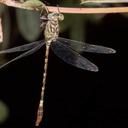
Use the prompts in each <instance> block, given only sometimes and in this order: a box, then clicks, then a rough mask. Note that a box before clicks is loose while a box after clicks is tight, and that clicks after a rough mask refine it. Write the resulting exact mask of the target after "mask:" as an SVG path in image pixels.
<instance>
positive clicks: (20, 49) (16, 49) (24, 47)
mask: <svg viewBox="0 0 128 128" xmlns="http://www.w3.org/2000/svg"><path fill="white" fill-rule="evenodd" d="M41 43H43V40H40V41H35V42H32V43H30V44H25V45H21V46H18V47H14V48H10V49H6V50H2V51H0V54H4V53H13V52H23V51H27V50H30V49H32V48H34V47H36V46H38V45H39V44H41Z"/></svg>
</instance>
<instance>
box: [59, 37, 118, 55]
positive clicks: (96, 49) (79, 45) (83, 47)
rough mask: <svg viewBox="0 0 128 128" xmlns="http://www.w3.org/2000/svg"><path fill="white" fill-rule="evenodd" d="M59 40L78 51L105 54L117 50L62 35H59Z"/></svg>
mask: <svg viewBox="0 0 128 128" xmlns="http://www.w3.org/2000/svg"><path fill="white" fill-rule="evenodd" d="M57 40H59V41H60V42H62V43H63V44H65V45H68V46H69V47H71V48H72V49H73V50H75V51H77V52H93V53H103V54H112V53H115V52H116V51H115V50H114V49H112V48H108V47H104V46H100V45H93V44H88V43H84V42H79V41H75V40H70V39H66V38H62V37H59V38H58V39H57Z"/></svg>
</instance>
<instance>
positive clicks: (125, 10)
mask: <svg viewBox="0 0 128 128" xmlns="http://www.w3.org/2000/svg"><path fill="white" fill-rule="evenodd" d="M0 3H2V4H5V5H7V6H12V7H16V8H22V9H28V8H26V7H23V6H22V3H19V2H16V1H12V0H0ZM47 8H48V9H49V11H50V12H58V7H54V6H47ZM29 10H34V9H32V8H31V9H30V8H29ZM59 10H60V12H61V13H75V14H95V13H128V7H106V8H86V7H85V8H66V7H59Z"/></svg>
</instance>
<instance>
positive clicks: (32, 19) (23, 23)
mask: <svg viewBox="0 0 128 128" xmlns="http://www.w3.org/2000/svg"><path fill="white" fill-rule="evenodd" d="M16 15H17V24H18V27H19V30H20V32H21V34H22V36H23V37H24V38H25V39H26V40H28V41H34V40H36V39H37V38H38V37H39V35H40V32H41V31H40V19H39V13H37V12H35V11H28V10H21V9H17V10H16Z"/></svg>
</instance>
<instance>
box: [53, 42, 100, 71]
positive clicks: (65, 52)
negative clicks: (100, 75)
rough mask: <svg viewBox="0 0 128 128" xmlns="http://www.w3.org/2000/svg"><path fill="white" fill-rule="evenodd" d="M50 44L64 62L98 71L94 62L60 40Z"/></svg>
mask: <svg viewBox="0 0 128 128" xmlns="http://www.w3.org/2000/svg"><path fill="white" fill-rule="evenodd" d="M51 45H52V49H53V51H54V53H55V54H56V55H57V56H58V57H59V58H61V59H62V60H63V61H65V62H66V63H68V64H71V65H73V66H75V67H77V68H81V69H84V70H89V71H94V72H96V71H98V67H97V66H96V65H95V64H93V63H91V62H90V61H89V60H87V59H86V58H84V57H83V56H81V55H80V54H79V53H77V52H76V51H74V50H72V49H71V48H70V47H68V46H67V45H64V44H63V43H61V42H60V41H56V42H53V43H52V44H51Z"/></svg>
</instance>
